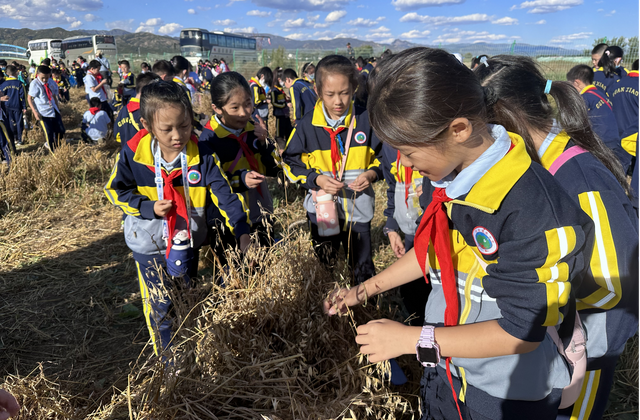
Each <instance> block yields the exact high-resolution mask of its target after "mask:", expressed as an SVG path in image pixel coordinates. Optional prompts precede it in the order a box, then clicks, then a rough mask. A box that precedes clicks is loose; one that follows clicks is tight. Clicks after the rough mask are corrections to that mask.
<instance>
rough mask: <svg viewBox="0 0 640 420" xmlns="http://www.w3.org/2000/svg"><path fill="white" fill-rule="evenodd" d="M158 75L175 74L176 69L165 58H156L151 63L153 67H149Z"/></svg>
mask: <svg viewBox="0 0 640 420" xmlns="http://www.w3.org/2000/svg"><path fill="white" fill-rule="evenodd" d="M151 71H153V72H154V73H155V74H157V75H158V76H162V75H165V74H166V75H167V76H175V75H176V71H175V69H174V68H173V65H172V64H171V63H170V62H169V61H167V60H158V61H156V62H155V63H154V64H153V68H152V69H151Z"/></svg>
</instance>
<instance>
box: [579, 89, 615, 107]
mask: <svg viewBox="0 0 640 420" xmlns="http://www.w3.org/2000/svg"><path fill="white" fill-rule="evenodd" d="M597 90H598V88H597V87H595V86H593V87H590V88H589V89H587V90H585V91H584V93H590V94H592V95H596V96H597V97H598V98H599V99H600V100H602V102H604V103H605V104H606V105H607V106H608V107H609V109H611V110H613V108H612V107H611V104H609V101H607V100H606V99H604V98H603V97H602V96H600V95H599V94H598V92H597Z"/></svg>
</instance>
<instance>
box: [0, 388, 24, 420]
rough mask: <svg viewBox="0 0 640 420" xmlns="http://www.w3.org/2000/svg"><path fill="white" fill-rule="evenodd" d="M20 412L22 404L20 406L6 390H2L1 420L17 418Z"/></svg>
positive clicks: (0, 403) (0, 402)
mask: <svg viewBox="0 0 640 420" xmlns="http://www.w3.org/2000/svg"><path fill="white" fill-rule="evenodd" d="M19 411H20V404H18V402H17V401H16V399H15V397H14V396H13V395H11V394H9V393H8V392H7V391H5V390H4V389H0V420H6V419H8V418H9V417H15V416H17V415H18V412H19Z"/></svg>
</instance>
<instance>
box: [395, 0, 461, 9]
mask: <svg viewBox="0 0 640 420" xmlns="http://www.w3.org/2000/svg"><path fill="white" fill-rule="evenodd" d="M464 2H465V0H393V1H392V2H391V4H392V5H393V6H394V7H395V8H396V10H415V9H420V8H422V7H432V6H446V5H449V4H462V3H464Z"/></svg>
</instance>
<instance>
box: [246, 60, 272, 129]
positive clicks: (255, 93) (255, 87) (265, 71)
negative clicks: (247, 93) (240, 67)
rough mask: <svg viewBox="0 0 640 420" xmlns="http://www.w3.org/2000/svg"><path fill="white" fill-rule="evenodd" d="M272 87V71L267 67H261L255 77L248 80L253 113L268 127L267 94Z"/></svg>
mask: <svg viewBox="0 0 640 420" xmlns="http://www.w3.org/2000/svg"><path fill="white" fill-rule="evenodd" d="M272 85H273V71H271V69H270V68H269V67H262V68H261V69H260V70H258V73H256V76H255V77H252V78H251V79H250V80H249V87H250V88H251V100H252V101H253V106H254V108H255V112H256V113H257V114H258V116H259V117H260V118H261V119H262V121H264V123H265V125H266V126H267V127H268V126H269V125H268V120H269V104H268V103H267V97H268V96H267V94H268V93H269V90H270V87H271V86H272Z"/></svg>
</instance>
